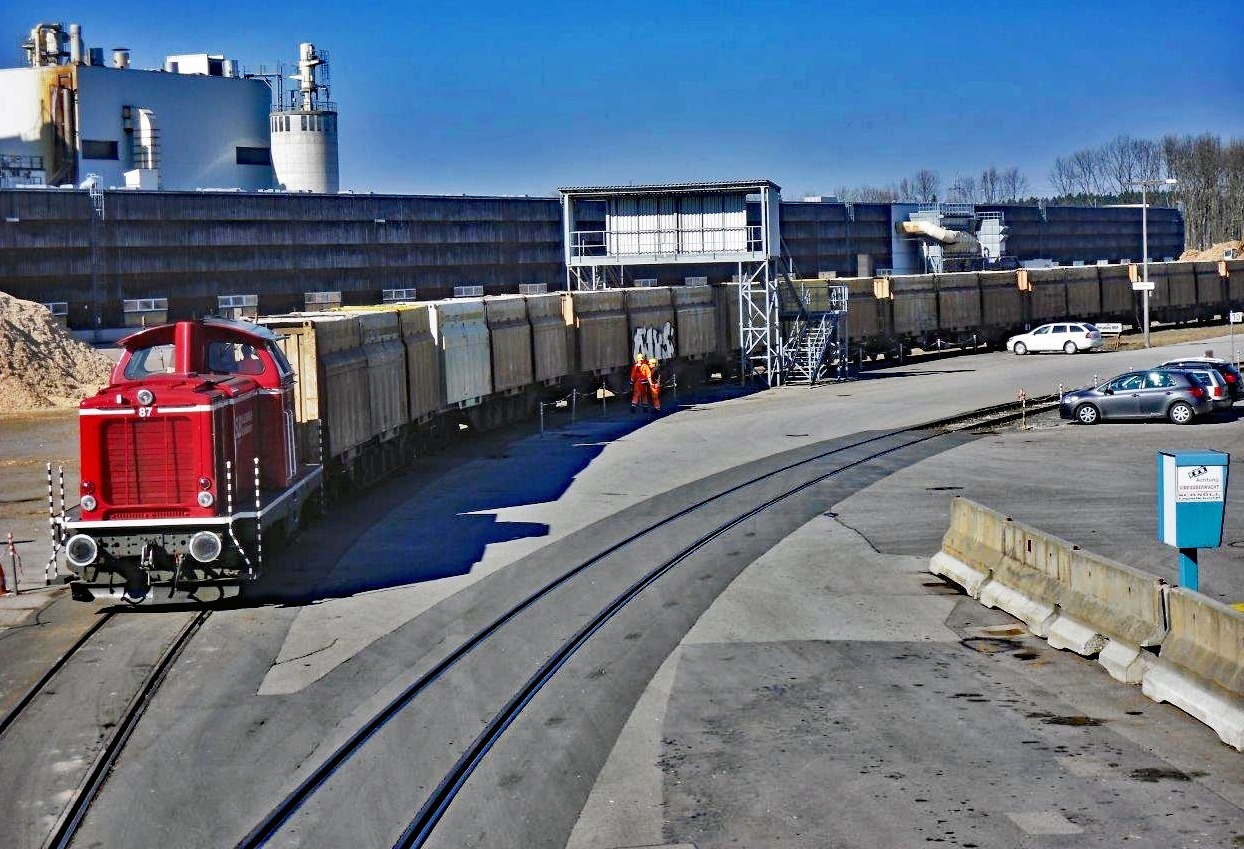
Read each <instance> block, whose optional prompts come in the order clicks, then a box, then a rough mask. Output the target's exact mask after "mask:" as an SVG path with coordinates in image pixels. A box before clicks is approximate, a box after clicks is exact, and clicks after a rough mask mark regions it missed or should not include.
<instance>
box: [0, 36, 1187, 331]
mask: <svg viewBox="0 0 1244 849" xmlns="http://www.w3.org/2000/svg"><path fill="white" fill-rule="evenodd" d="M24 47H25V50H26V54H27V60H28V61H27V67H24V68H14V69H6V70H0V214H2V215H3V223H0V289H3V290H4V291H7V292H11V293H13V294H15V295H18V296H19V297H22V298H27V299H30V300H36V301H42V302H48V303H56V304H57V305H58V309H60V310H62V311H64V312H65V313H66V314H67V320H68V322H69V323H70V324H71V325H72V326H75V327H89V326H94V325H95V324H96V323H102V324H105V325H115V324H119V323H121V322H122V320H123V319H124V313H125V312H126V304H127V302H128V303H129V304H130V305H131V307H133V305H134V304H135V303H138V302H142V303H144V304H146V305H148V306H150V304H151V302H152V301H153V299H154V300H155V301H157V302H159V303H160V304H162V305H164V306H166V307H167V310H166V312H167V313H168V315H169V316H170V317H182V316H191V315H196V314H198V315H201V314H204V313H209V312H218V311H219V310H221V309H234V308H237V307H238V305H242V306H243V307H244V308H246V309H249V310H251V311H252V312H253V311H256V310H257V311H261V312H275V311H280V310H287V309H291V308H296V307H301V306H303V305H304V304H306V303H316V304H321V303H337V302H344V303H374V302H377V301H380V300H381V299H382V298H384V297H385V296H386V293H388V295H389V296H390V297H397V296H400V297H403V298H410V297H419V298H438V297H446V296H450V295H453V294H454V293H455V291H456V290H459V289H460V287H467V288H466V290H465V291H474V290H475V289H479V290H480V291H482V292H486V293H488V294H494V293H502V292H514V291H517V290H518V288H519V287H520V286H521V285H524V284H537V285H541V284H542V285H544V286H546V287H547V288H549V289H557V288H561V287H564V286H568V285H569V286H576V287H577V286H584V285H588V286H595V285H619V284H626V283H629V282H633V281H635V280H643V281H650V282H653V283H661V284H672V283H683V282H684V281H685V280H686V279H687V278H692V279H695V280H697V281H699V280H707V281H718V280H723V279H730V278H732V277H734V278H738V279H740V280H745V279H746V278H748V276H749V275H753V274H754V272H755V271H756V268H760V267H761V266H756V267H755V268H753V267H750V266H749V267H748V268H743V267H735V268H734V269H731V268H729V267H728V265H729V264H728V263H727V266H726V267H724V268H723V266H722V264H721V263H720V262H717V261H716V260H719V259H720V256H721V255H725V254H729V255H730V256H731V258H732V261H734V260H737V259H738V256H739V255H740V251H742V253H743V254H748V255H749V256H750V255H751V254H755V253H756V250H753V248H754V247H755V245H752V244H751V243H752V242H753V241H754V242H756V243H757V244H760V243H761V242H763V243H764V246H763V247H764V249H763V251H761V253H762V254H763V260H764V262H763V267H764V268H765V269H767V270H766V271H765V273H764V275H760V276H753V282H756V281H761V280H765V281H767V282H765V283H764V286H763V287H762V288H766V290H767V291H768V292H769V295H766V296H765V297H769V296H771V295H772V291H771V288H772V285H773V281H774V280H775V279H777V275H778V274H779V272H780V275H781V276H782V277H783V278H785V277H791V278H817V277H820V278H832V277H848V276H865V277H867V276H872V275H878V276H887V275H891V274H920V273H927V272H932V273H945V272H951V271H956V270H989V269H995V268H1014V267H1016V266H1018V265H1020V264H1025V263H1032V262H1039V263H1041V264H1057V265H1075V264H1097V263H1119V262H1121V261H1127V260H1138V259H1140V255H1141V246H1140V245H1141V210H1140V209H1138V208H1124V207H1119V208H1109V207H1107V208H1096V207H1054V206H1049V207H1037V206H998V205H988V206H970V205H963V204H957V205H952V204H931V205H929V204H926V205H916V204H864V203H861V204H844V203H838V202H836V201H834V199H833V198H826V197H817V198H811V199H807V200H805V201H785V200H782V199H781V196H780V190H779V188H778V187H777V186H776V184H773V183H772V182H771V181H768V180H760V181H751V182H745V183H741V184H737V185H736V184H735V183H708V184H694V185H692V184H681V185H682V188H678V189H670V187H650V188H655V190H656V191H655V193H649V194H644V195H643V196H642V197H641V196H640V194H635V193H634V192H613V193H610V192H604V193H602V192H599V191H597V192H596V195H595V196H586V195H585V196H580V197H578V198H577V201H576V205H575V208H574V211H573V214H571V213H570V212H569V211H568V208H564V207H563V199H558V198H550V197H523V198H517V197H429V196H397V195H348V194H347V195H342V194H338V191H339V183H340V179H339V171H338V143H337V132H338V111H337V107H336V104H335V103H333V101H332V100H331V97H330V92H329V82H330V80H329V74H328V69H329V63H328V56H327V54H326V53H325V51H323V50H320V49H318V48H317V47H316V46H315V45H312V44H309V43H303V44H301V45H300V46H299V58H298V67H297V73H295V74H289V73H288V71H287V69H286V68H284V67H278V68H277V69H276V71H275V73H264V72H262V69H261V72H260V73H256V74H253V75H245V74H242V73H241V69H240V67H239V65H238V63H237V62H236V61H234V60H232V59H229V58H226V57H225V56H224V55H221V54H208V53H197V54H185V55H174V56H169V57H167V58H166V59H165V61H164V64H163V67H162V68H161V69H159V70H139V69H136V68H133V67H131V66H130V61H129V51H128V50H126V49H124V48H114V49H113V50H112V51H111V64H110V65H106V64H105V52H104V51H103V50H102V49H99V48H88V47H87V46H86V45H85V42H84V41H83V36H82V31H81V28H80V27H78V26H77V25H75V24H70V25H68V26H62V25H60V24H46V23H45V24H39V25H37V26H36V27H34V29H32V30H31V33H30V37H29V39H28V40H27V41H26V43H25V45H24ZM289 80H292V81H293V82H292V83H291V82H289ZM48 186H56V187H62V188H56V189H52V188H46V187H48ZM688 186H692V188H694V191H690V190H689V189H688ZM31 187H44V188H31ZM605 188H608V187H605ZM614 188H615V189H618V188H623V187H614ZM634 188H638V187H629V189H634ZM702 190H706V191H707V193H704V191H702ZM689 191H690V194H689V193H688V192H689ZM641 194H642V193H641ZM715 221H720V222H723V223H722V227H721V228H717V229H714V227H715V226H716V225H714V224H713V223H712V222H715ZM671 222H672V223H671ZM688 222H693V223H694V226H692V225H691V224H688ZM726 222H728V223H729V225H730V226H728V227H727V226H726ZM684 224H686V225H687V226H683V225H684ZM667 225H669V226H667ZM688 228H690V229H688ZM684 231H685V232H684ZM727 231H729V232H727ZM693 232H694V233H695V234H698V235H695V236H688V238H690V239H691V241H687V240H686V239H684V238H683V235H687V234H691V233H693ZM756 234H762V236H763V238H760V237H756V238H753V236H756ZM696 238H698V239H700V240H701V241H699V242H696V241H695V239H696ZM592 239H597V242H591V243H590V244H589V243H588V242H590V241H591V240H592ZM740 239H742V240H743V243H742V244H741V246H740V244H735V242H737V241H738V240H740ZM573 240H578V241H577V242H576V241H573ZM583 240H588V242H584V241H583ZM714 240H717V241H714ZM729 240H734V241H729ZM580 242H582V244H579V243H580ZM718 242H720V243H718ZM727 242H729V243H727ZM1149 244H1150V255H1151V257H1153V258H1155V259H1162V258H1166V257H1175V256H1178V255H1179V254H1180V253H1181V252H1182V250H1183V220H1182V217H1181V215H1180V213H1179V212H1178V211H1177V210H1173V209H1152V210H1151V211H1150V213H1149ZM574 245H578V247H580V248H583V249H584V250H583V251H579V252H578V253H576V252H575V251H572V247H573V246H574ZM597 250H599V251H600V252H602V253H603V254H604V255H606V261H600V257H594V256H592V255H591V254H592V252H593V251H597ZM671 251H672V253H671ZM646 255H651V256H646ZM658 255H660V257H664V256H665V255H671V256H676V261H674V262H667V261H665V260H664V259H661V258H660V257H658ZM653 257H658V259H660V261H656V262H653V261H652V259H653ZM584 274H586V275H588V281H587V282H586V283H585V281H584V278H583V275H584ZM765 275H767V277H766V276H765ZM758 285H759V284H758ZM221 298H224V299H225V300H221ZM758 298H759V294H758ZM134 308H135V309H136V308H137V307H134ZM765 309H767V308H765ZM763 312H764V311H763V310H762V313H763ZM762 324H763V323H762ZM758 326H760V325H758ZM759 333H760V331H759V330H757V334H759Z"/></svg>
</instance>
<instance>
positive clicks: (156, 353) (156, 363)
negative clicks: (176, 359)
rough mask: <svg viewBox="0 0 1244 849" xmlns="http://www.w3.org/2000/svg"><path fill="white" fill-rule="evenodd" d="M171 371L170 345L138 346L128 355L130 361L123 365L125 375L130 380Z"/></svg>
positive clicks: (171, 356) (171, 348)
mask: <svg viewBox="0 0 1244 849" xmlns="http://www.w3.org/2000/svg"><path fill="white" fill-rule="evenodd" d="M172 371H173V346H172V345H149V346H148V347H146V348H138V349H136V350H135V351H134V352H133V353H132V354H131V355H130V361H129V362H128V363H127V364H126V366H125V376H126V377H127V378H128V379H130V380H143V379H144V378H148V377H151V376H152V375H156V374H171V373H172Z"/></svg>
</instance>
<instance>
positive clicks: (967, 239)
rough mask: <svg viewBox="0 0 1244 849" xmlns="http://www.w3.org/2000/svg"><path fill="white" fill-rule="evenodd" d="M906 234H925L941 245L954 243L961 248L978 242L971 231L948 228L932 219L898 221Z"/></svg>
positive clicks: (972, 245) (975, 245)
mask: <svg viewBox="0 0 1244 849" xmlns="http://www.w3.org/2000/svg"><path fill="white" fill-rule="evenodd" d="M899 226H900V228H901V229H902V231H903V233H904V234H905V235H907V236H925V237H927V238H929V239H932V240H933V241H935V242H941V243H942V244H943V245H955V246H957V247H961V248H976V247H979V246H980V242H978V241H977V240H976V237H975V236H973V235H972V234H971V233H964V232H962V231H960V230H948V229H946V228H945V227H942V226H940V225H938V224H934V223H933V222H932V221H902V222H900V223H899Z"/></svg>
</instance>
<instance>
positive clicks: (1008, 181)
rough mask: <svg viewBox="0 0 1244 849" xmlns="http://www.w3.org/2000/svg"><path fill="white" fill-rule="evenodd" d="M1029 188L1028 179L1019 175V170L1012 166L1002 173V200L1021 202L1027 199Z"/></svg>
mask: <svg viewBox="0 0 1244 849" xmlns="http://www.w3.org/2000/svg"><path fill="white" fill-rule="evenodd" d="M1029 188H1030V184H1029V182H1028V178H1027V177H1025V176H1024V175H1023V174H1022V173H1020V170H1019V169H1018V168H1016V167H1015V166H1014V165H1012V166H1011V167H1010V168H1008V169H1006V170H1005V171H1003V172H1002V177H1001V199H1002V200H1004V201H1012V202H1018V201H1021V200H1023V199H1024V198H1026V197H1028V192H1029Z"/></svg>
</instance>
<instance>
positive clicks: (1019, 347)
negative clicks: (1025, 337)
mask: <svg viewBox="0 0 1244 849" xmlns="http://www.w3.org/2000/svg"><path fill="white" fill-rule="evenodd" d="M1014 351H1015V353H1016V355H1017V356H1021V357H1022V356H1023V355H1024V354H1026V353H1028V346H1027V345H1025V344H1024V343H1023V342H1016V343H1015V348H1014Z"/></svg>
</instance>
